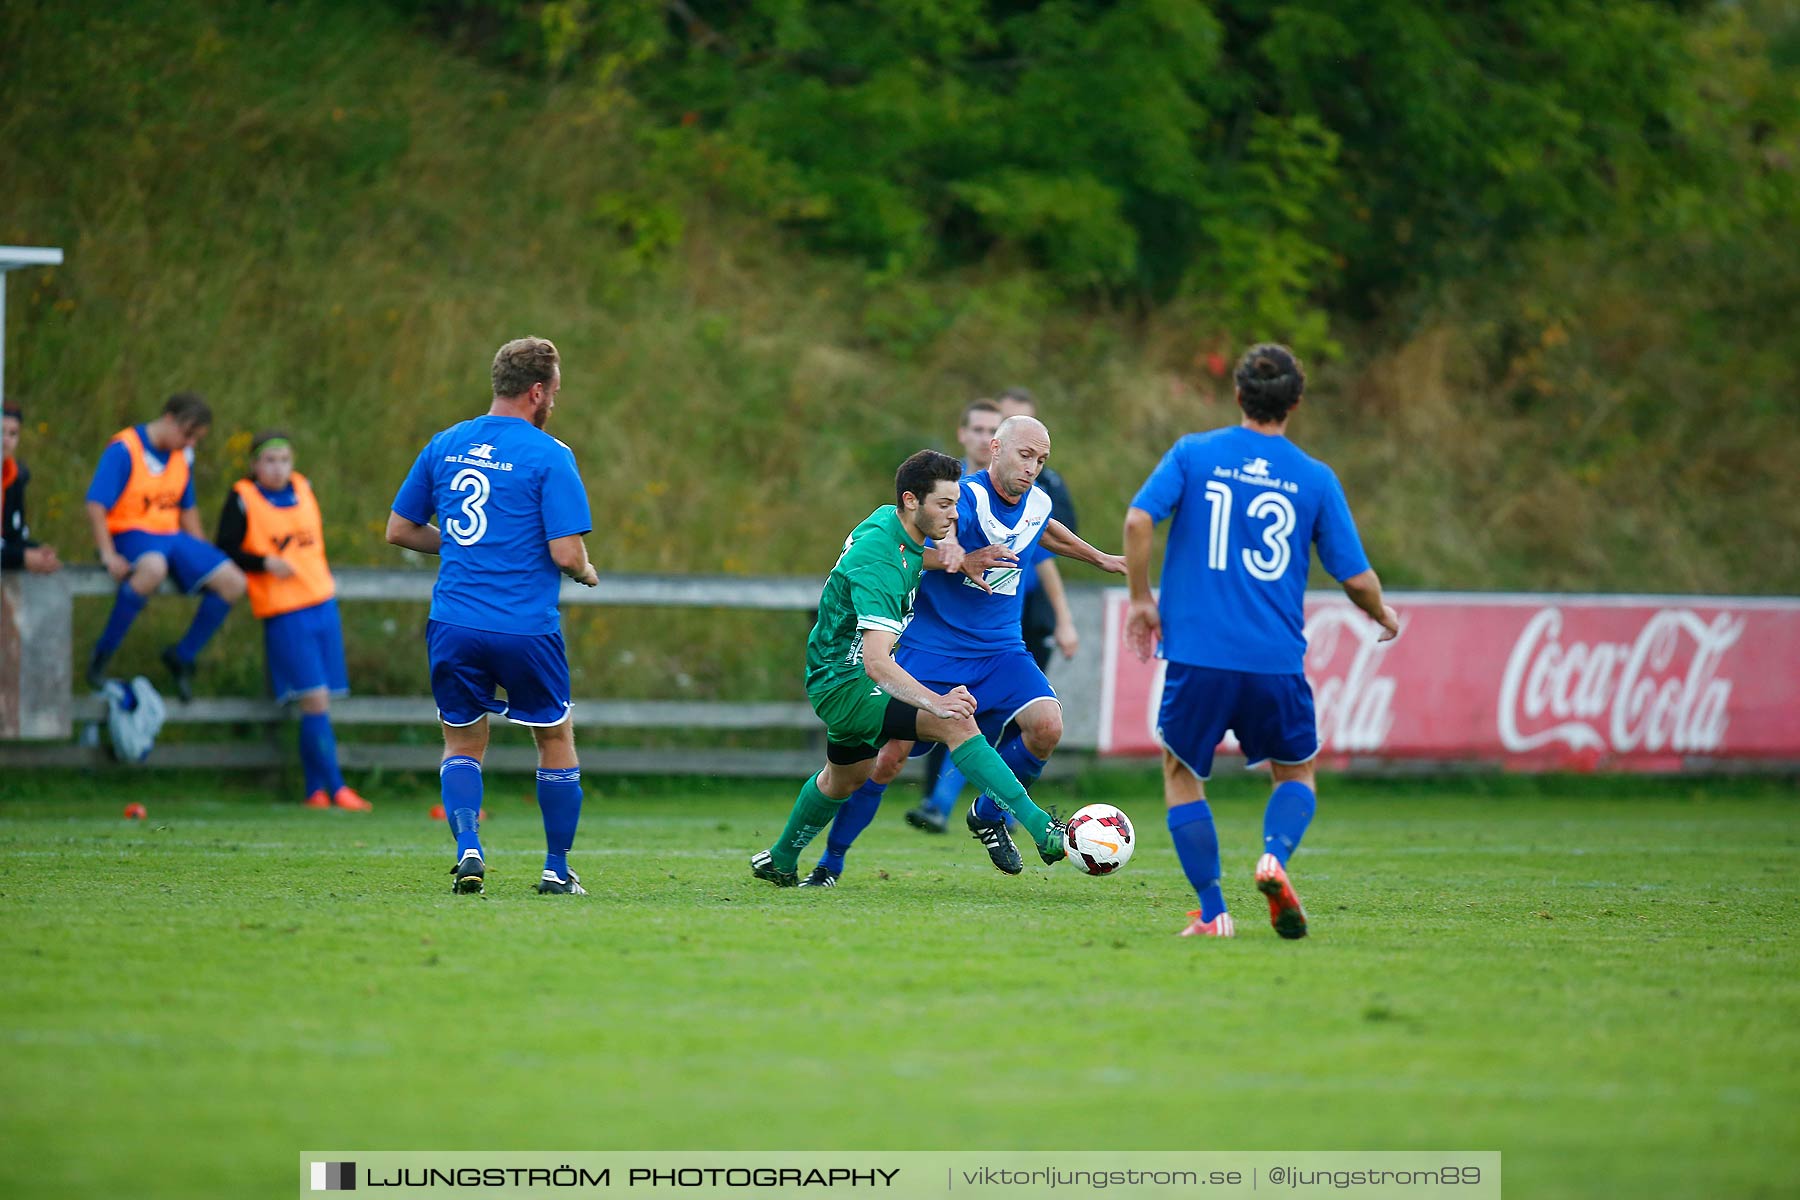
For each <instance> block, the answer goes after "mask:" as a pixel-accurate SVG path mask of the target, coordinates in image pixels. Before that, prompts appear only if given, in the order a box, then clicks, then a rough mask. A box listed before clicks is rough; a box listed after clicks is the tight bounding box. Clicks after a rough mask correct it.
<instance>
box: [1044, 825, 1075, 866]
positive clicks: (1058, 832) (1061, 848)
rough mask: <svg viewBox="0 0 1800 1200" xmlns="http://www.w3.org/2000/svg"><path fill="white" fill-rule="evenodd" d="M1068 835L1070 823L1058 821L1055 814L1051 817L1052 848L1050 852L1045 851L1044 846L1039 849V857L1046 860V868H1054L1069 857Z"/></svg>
mask: <svg viewBox="0 0 1800 1200" xmlns="http://www.w3.org/2000/svg"><path fill="white" fill-rule="evenodd" d="M1068 833H1069V824H1068V822H1067V821H1059V820H1057V819H1056V817H1055V815H1054V814H1053V815H1052V816H1051V817H1050V846H1051V848H1050V849H1049V850H1046V849H1044V848H1043V847H1042V846H1039V847H1038V848H1037V852H1038V857H1039V858H1041V859H1043V860H1044V865H1045V866H1046V867H1054V866H1055V865H1056V864H1057V863H1059V862H1061V861H1062V860H1063V859H1065V858H1067V857H1069V839H1068Z"/></svg>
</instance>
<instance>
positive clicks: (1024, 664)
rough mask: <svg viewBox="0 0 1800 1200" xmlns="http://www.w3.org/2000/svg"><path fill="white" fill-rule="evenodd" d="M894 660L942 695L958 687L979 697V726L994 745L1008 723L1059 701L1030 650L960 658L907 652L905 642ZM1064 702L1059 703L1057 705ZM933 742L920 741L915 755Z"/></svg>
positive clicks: (1023, 648) (915, 748)
mask: <svg viewBox="0 0 1800 1200" xmlns="http://www.w3.org/2000/svg"><path fill="white" fill-rule="evenodd" d="M894 661H895V662H896V663H898V664H900V667H901V669H902V670H904V671H905V672H906V673H907V674H908V675H911V676H912V677H913V678H914V679H916V680H918V681H919V682H920V683H922V684H924V685H925V686H926V687H928V688H930V689H931V690H932V691H934V692H937V693H939V694H940V695H941V694H943V693H945V692H948V691H950V690H951V689H952V688H954V687H956V686H958V685H959V684H960V685H961V686H963V687H966V688H968V689H969V691H970V692H971V693H972V694H973V695H974V697H975V704H976V710H975V723H976V724H977V725H979V726H980V727H981V732H982V735H983V736H984V737H986V738H987V740H988V741H989V742H992V743H996V744H997V743H998V742H999V741H1000V734H1001V732H1002V731H1003V730H1004V729H1005V728H1006V725H1007V722H1009V721H1011V720H1012V719H1013V718H1014V717H1016V716H1018V715H1019V714H1020V713H1022V712H1024V711H1025V710H1026V709H1027V708H1030V707H1031V706H1032V705H1033V704H1037V703H1039V702H1040V701H1056V689H1055V688H1053V687H1051V686H1050V681H1049V680H1048V679H1046V678H1045V677H1044V671H1043V668H1041V667H1039V666H1038V665H1037V660H1036V659H1034V658H1032V657H1031V651H1029V650H1027V649H1025V647H1023V646H1019V647H1016V648H1013V649H1008V650H1002V651H1001V652H999V653H998V654H990V655H987V656H985V657H983V658H959V657H954V656H952V655H948V654H933V653H932V652H931V651H929V650H908V649H907V648H906V639H905V638H904V637H903V638H901V640H900V647H899V649H897V650H895V651H894ZM1058 703H1060V701H1059V702H1058ZM932 745H933V743H931V742H919V743H916V744H915V745H914V746H913V751H912V752H913V753H914V754H924V753H926V752H927V751H929V750H930V749H931V747H932Z"/></svg>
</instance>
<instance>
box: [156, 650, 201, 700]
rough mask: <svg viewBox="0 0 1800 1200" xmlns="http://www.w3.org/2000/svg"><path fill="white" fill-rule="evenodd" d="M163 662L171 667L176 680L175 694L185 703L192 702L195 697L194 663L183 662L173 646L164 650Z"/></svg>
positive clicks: (170, 671)
mask: <svg viewBox="0 0 1800 1200" xmlns="http://www.w3.org/2000/svg"><path fill="white" fill-rule="evenodd" d="M162 664H163V666H165V667H167V668H169V675H170V676H171V677H172V678H173V679H174V680H175V694H176V695H177V696H179V697H181V702H182V703H183V704H187V703H190V702H191V701H192V700H193V699H194V664H193V663H191V662H182V661H181V657H180V656H179V655H177V654H176V653H175V647H173V646H169V647H167V648H166V649H164V650H163V652H162Z"/></svg>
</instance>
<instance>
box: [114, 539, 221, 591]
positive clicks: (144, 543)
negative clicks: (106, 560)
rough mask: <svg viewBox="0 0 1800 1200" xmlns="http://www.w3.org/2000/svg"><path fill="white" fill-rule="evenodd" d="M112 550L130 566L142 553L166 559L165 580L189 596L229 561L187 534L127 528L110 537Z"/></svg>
mask: <svg viewBox="0 0 1800 1200" xmlns="http://www.w3.org/2000/svg"><path fill="white" fill-rule="evenodd" d="M113 549H114V550H117V551H118V552H119V553H120V554H121V555H123V556H124V557H125V558H127V559H130V560H131V562H132V563H133V565H135V564H136V563H137V560H138V559H140V558H142V557H143V556H144V555H146V554H160V555H162V556H163V557H164V558H166V559H168V560H169V577H170V578H171V579H173V580H174V581H175V586H176V587H178V588H180V589H181V590H182V591H183V592H186V593H187V594H188V595H190V596H191V595H193V594H194V593H195V592H197V591H199V590H200V589H201V588H203V587H205V586H206V581H207V580H208V579H211V578H212V576H213V572H214V571H217V570H218V569H219V568H220V567H222V566H224V565H225V564H226V563H228V562H230V561H231V560H230V559H229V558H227V557H226V556H225V552H224V551H223V550H221V549H219V548H218V547H217V546H215V545H213V544H212V543H211V542H203V541H201V540H200V539H199V538H197V537H194V536H193V535H191V534H187V533H145V532H144V531H143V530H141V529H127V530H125V531H124V532H123V533H115V534H113Z"/></svg>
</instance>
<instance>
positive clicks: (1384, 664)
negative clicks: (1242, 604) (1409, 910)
mask: <svg viewBox="0 0 1800 1200" xmlns="http://www.w3.org/2000/svg"><path fill="white" fill-rule="evenodd" d="M1388 602H1389V603H1390V604H1392V605H1393V606H1394V609H1395V610H1396V611H1397V612H1398V613H1399V616H1400V636H1399V637H1398V638H1396V639H1395V640H1394V641H1392V642H1388V643H1385V644H1383V643H1378V642H1376V640H1375V635H1376V634H1377V633H1378V632H1379V629H1378V627H1377V626H1376V625H1375V624H1374V622H1372V621H1370V620H1369V619H1368V618H1367V617H1365V616H1364V615H1363V614H1362V613H1361V612H1359V611H1358V610H1357V609H1356V608H1355V607H1354V606H1352V605H1351V604H1350V602H1349V601H1348V600H1346V599H1345V598H1344V597H1343V596H1341V595H1335V594H1331V593H1322V592H1321V593H1310V592H1309V593H1308V594H1307V598H1306V637H1307V653H1306V676H1307V679H1308V680H1309V681H1310V682H1311V683H1312V688H1313V702H1314V706H1315V708H1316V711H1317V716H1318V724H1319V736H1320V740H1321V743H1322V749H1321V751H1320V753H1321V756H1322V758H1323V760H1324V761H1327V762H1330V761H1336V762H1340V763H1341V762H1343V761H1345V760H1348V759H1352V758H1357V759H1364V758H1374V759H1397V760H1405V759H1414V760H1432V761H1440V762H1448V761H1457V760H1463V761H1469V760H1473V761H1483V762H1499V763H1502V764H1504V765H1506V766H1509V767H1515V768H1519V769H1524V770H1546V769H1561V770H1569V769H1573V770H1596V769H1607V770H1649V771H1661V770H1673V769H1678V768H1681V767H1684V766H1695V765H1700V764H1703V763H1705V762H1709V761H1724V760H1732V759H1763V760H1781V761H1791V762H1800V599H1786V598H1784V599H1740V598H1731V597H1703V596H1561V595H1498V594H1467V595H1458V594H1449V593H1412V594H1406V593H1398V594H1390V595H1389V597H1388ZM1125 609H1126V593H1125V591H1124V589H1122V588H1114V589H1109V590H1108V593H1107V597H1106V661H1105V665H1104V667H1103V671H1104V675H1103V677H1102V694H1101V712H1100V721H1101V726H1100V750H1101V752H1102V753H1109V754H1155V753H1159V752H1160V748H1161V747H1160V743H1159V742H1158V740H1157V737H1156V713H1157V708H1158V705H1159V704H1160V702H1161V696H1162V676H1163V665H1164V664H1163V663H1162V662H1161V661H1159V660H1152V661H1150V662H1148V663H1145V662H1140V661H1138V658H1137V656H1136V655H1135V654H1133V653H1132V652H1131V650H1130V648H1129V647H1127V646H1126V645H1125V641H1124V618H1125ZM1222 749H1223V750H1224V751H1225V752H1227V753H1236V752H1237V746H1236V743H1235V741H1234V740H1232V739H1231V738H1229V737H1228V738H1227V740H1226V742H1225V743H1224V746H1223V747H1222Z"/></svg>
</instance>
